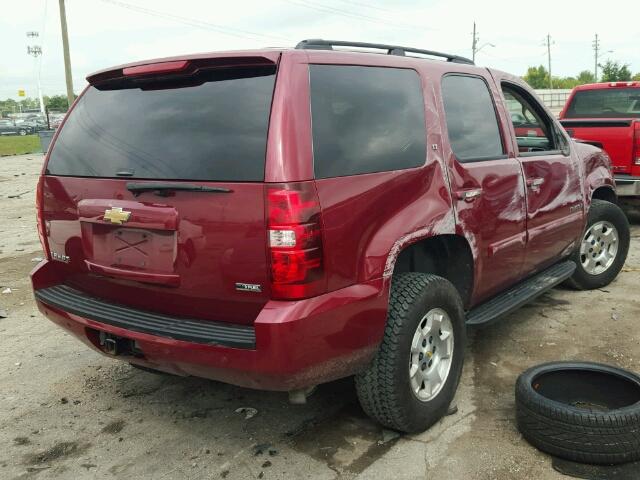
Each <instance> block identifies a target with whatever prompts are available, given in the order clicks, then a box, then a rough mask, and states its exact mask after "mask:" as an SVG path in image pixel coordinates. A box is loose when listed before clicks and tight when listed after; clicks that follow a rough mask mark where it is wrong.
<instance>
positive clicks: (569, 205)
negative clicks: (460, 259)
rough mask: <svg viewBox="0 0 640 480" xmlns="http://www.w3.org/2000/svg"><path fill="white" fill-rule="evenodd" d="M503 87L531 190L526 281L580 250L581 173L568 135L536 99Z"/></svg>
mask: <svg viewBox="0 0 640 480" xmlns="http://www.w3.org/2000/svg"><path fill="white" fill-rule="evenodd" d="M500 87H501V90H502V94H503V98H504V100H505V105H506V107H507V110H508V111H509V112H510V116H511V119H510V120H511V122H512V127H513V128H512V136H513V139H515V142H516V147H517V156H518V160H519V161H520V163H521V164H522V170H523V172H524V178H525V184H526V186H527V189H526V197H527V253H526V256H525V262H524V266H523V273H524V274H525V275H526V274H531V273H534V272H535V271H538V270H541V269H542V268H545V267H546V266H549V265H551V264H553V263H555V262H556V261H558V260H559V259H560V258H561V257H562V256H563V255H566V254H568V253H569V252H571V251H572V249H573V248H574V247H575V242H576V241H577V239H578V237H579V236H580V234H581V232H582V228H583V226H584V225H583V222H584V211H583V208H584V205H583V201H582V190H581V184H580V171H579V169H578V163H577V159H576V158H575V156H573V155H571V152H570V151H569V142H568V140H567V138H566V137H565V136H564V133H562V131H561V129H560V128H559V127H558V126H557V124H556V123H555V122H554V121H553V120H552V119H551V117H550V116H549V115H548V114H547V112H546V111H545V109H544V108H543V107H542V106H541V105H540V104H539V103H538V102H537V100H536V99H535V98H534V97H533V95H531V94H530V93H529V92H528V91H527V90H526V89H525V88H523V87H522V86H520V85H517V84H516V83H513V82H510V81H504V80H503V81H501V82H500Z"/></svg>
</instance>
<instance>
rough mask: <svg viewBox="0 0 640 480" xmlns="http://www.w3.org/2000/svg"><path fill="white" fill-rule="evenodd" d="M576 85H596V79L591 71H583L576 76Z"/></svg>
mask: <svg viewBox="0 0 640 480" xmlns="http://www.w3.org/2000/svg"><path fill="white" fill-rule="evenodd" d="M577 80H578V85H584V84H585V83H596V82H597V80H596V77H595V75H594V74H593V72H592V71H591V70H583V71H581V72H580V74H579V75H578V79H577Z"/></svg>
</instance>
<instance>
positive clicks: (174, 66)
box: [87, 53, 280, 85]
mask: <svg viewBox="0 0 640 480" xmlns="http://www.w3.org/2000/svg"><path fill="white" fill-rule="evenodd" d="M279 57H280V55H279V53H278V55H277V56H276V58H268V57H266V56H244V55H243V56H237V57H233V56H222V57H211V58H191V59H170V60H168V61H164V60H158V61H153V62H150V63H142V64H130V65H123V66H119V67H115V68H113V69H107V70H101V71H99V72H95V73H92V74H91V75H89V76H87V82H89V84H90V85H98V84H100V83H104V82H109V81H112V80H118V79H123V78H129V77H145V76H168V75H176V74H181V75H193V74H196V73H198V72H199V71H200V70H203V69H209V68H233V67H267V66H272V65H277V63H278V60H279Z"/></svg>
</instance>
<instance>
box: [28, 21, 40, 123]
mask: <svg viewBox="0 0 640 480" xmlns="http://www.w3.org/2000/svg"><path fill="white" fill-rule="evenodd" d="M39 35H40V34H39V33H38V32H27V38H32V39H35V38H38V36H39ZM27 53H28V54H29V55H31V56H32V57H33V58H35V59H36V68H37V69H38V101H39V102H40V113H42V115H44V100H43V99H42V87H41V86H40V71H41V68H40V64H39V62H38V58H39V57H40V58H41V57H42V48H41V47H40V46H39V45H29V46H27ZM40 61H42V60H40Z"/></svg>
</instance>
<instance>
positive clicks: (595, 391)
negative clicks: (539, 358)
mask: <svg viewBox="0 0 640 480" xmlns="http://www.w3.org/2000/svg"><path fill="white" fill-rule="evenodd" d="M634 400H635V402H634ZM594 406H596V407H594ZM589 407H590V408H589ZM516 417H517V424H518V429H519V430H520V432H521V433H522V435H523V436H524V438H525V439H527V440H528V441H529V443H531V444H532V445H533V446H535V447H537V448H538V449H540V450H542V451H544V452H547V453H550V454H551V455H555V456H557V457H561V458H565V459H567V460H571V461H574V462H580V463H590V464H606V465H613V464H618V463H625V462H631V461H635V460H639V459H640V377H639V376H638V375H635V374H633V373H631V372H628V371H626V370H623V369H621V368H616V367H611V366H608V365H601V364H597V363H589V362H554V363H547V364H544V365H539V366H536V367H533V368H530V369H529V370H527V371H526V372H524V373H523V374H522V375H520V377H518V380H517V382H516Z"/></svg>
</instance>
